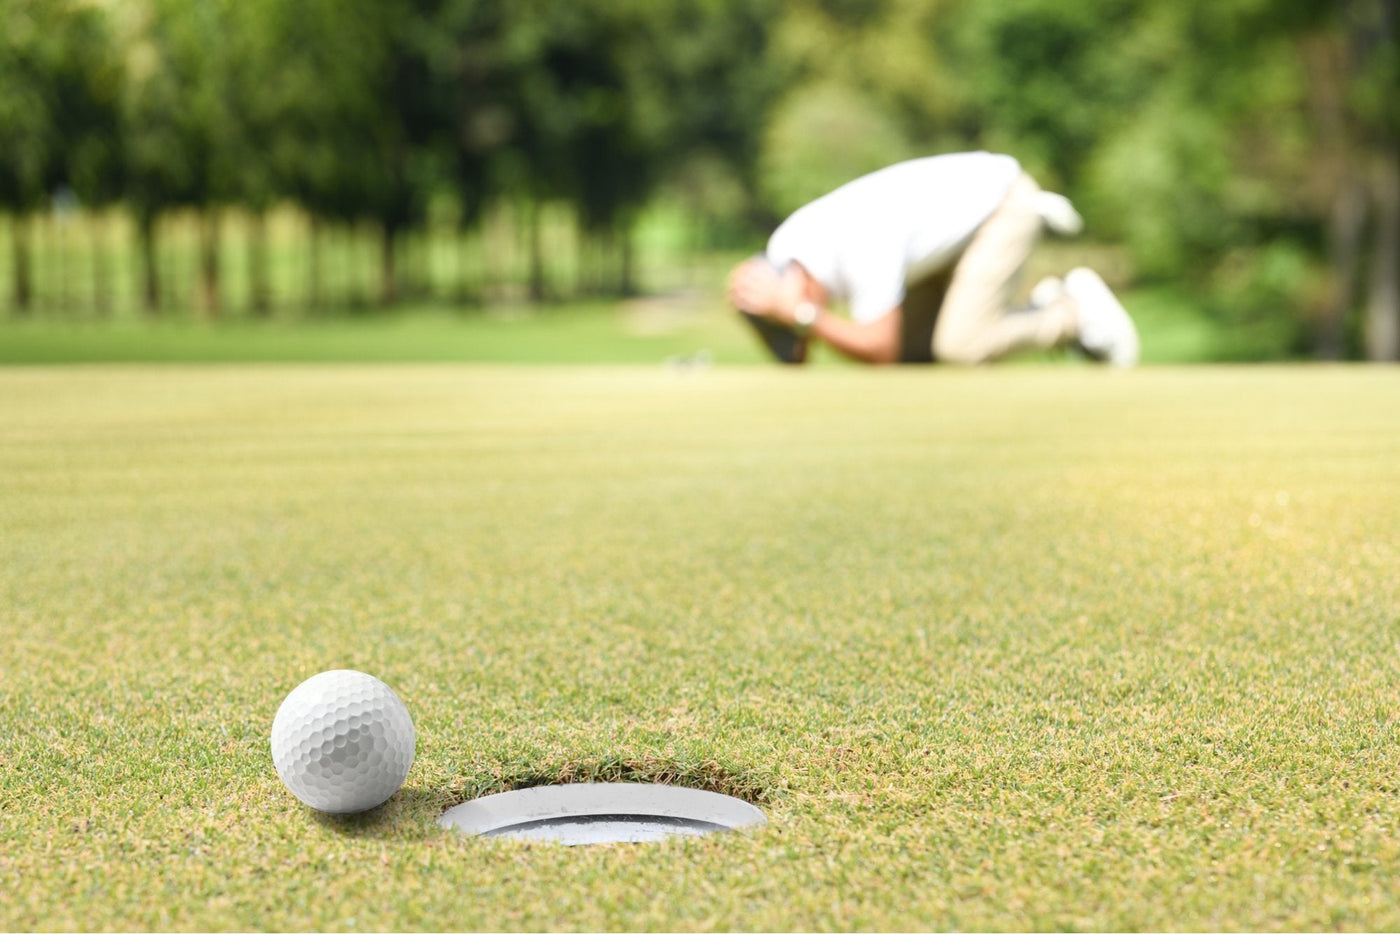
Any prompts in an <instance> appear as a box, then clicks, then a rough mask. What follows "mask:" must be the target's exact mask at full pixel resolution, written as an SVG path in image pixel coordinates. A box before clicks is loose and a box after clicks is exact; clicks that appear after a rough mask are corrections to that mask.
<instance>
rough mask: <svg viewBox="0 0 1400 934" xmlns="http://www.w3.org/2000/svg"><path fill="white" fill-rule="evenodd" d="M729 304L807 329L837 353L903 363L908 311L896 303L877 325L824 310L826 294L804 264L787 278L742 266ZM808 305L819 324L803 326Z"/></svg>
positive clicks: (763, 266)
mask: <svg viewBox="0 0 1400 934" xmlns="http://www.w3.org/2000/svg"><path fill="white" fill-rule="evenodd" d="M728 291H729V300H730V302H731V303H732V304H733V305H734V307H735V308H738V309H740V310H741V311H747V312H750V313H751V314H756V315H762V316H763V317H765V318H768V319H769V320H771V321H776V322H778V323H779V324H783V325H787V326H788V327H804V326H805V327H806V328H807V331H808V333H809V334H810V335H811V336H813V337H817V338H820V339H821V340H824V341H826V342H827V343H828V344H830V345H831V346H832V347H833V348H834V349H835V350H836V352H837V353H840V354H843V355H845V356H847V357H850V358H851V359H852V360H859V361H861V362H863V363H895V362H897V361H898V360H899V333H900V329H901V328H902V326H903V321H904V309H903V306H901V305H896V306H895V307H893V308H891V309H890V310H889V311H887V312H885V314H883V315H881V316H880V317H879V318H876V319H875V320H874V321H868V322H865V323H860V322H856V321H852V320H850V319H848V318H842V317H840V316H838V315H833V314H831V313H830V312H829V311H827V310H826V307H825V301H826V296H825V290H823V289H822V288H821V286H820V285H819V284H818V283H817V282H816V280H814V279H812V277H811V276H810V275H808V273H807V271H806V270H805V269H803V268H802V267H801V265H800V264H797V263H793V264H792V267H791V268H790V269H789V270H788V271H787V272H785V273H784V274H783V275H781V276H780V275H779V274H777V273H776V272H774V271H773V269H772V267H770V266H769V265H768V264H767V263H765V262H761V261H755V260H750V261H747V262H744V263H740V264H739V266H738V267H737V268H736V269H735V270H734V272H733V273H731V274H730V277H729V286H728ZM803 305H806V306H809V308H808V311H809V312H810V311H812V310H813V309H814V310H815V312H816V320H814V321H806V322H799V321H798V308H799V306H803Z"/></svg>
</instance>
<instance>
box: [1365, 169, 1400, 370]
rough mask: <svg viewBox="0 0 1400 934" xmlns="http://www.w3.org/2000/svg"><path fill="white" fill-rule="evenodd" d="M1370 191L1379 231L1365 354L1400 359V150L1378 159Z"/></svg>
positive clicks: (1367, 314)
mask: <svg viewBox="0 0 1400 934" xmlns="http://www.w3.org/2000/svg"><path fill="white" fill-rule="evenodd" d="M1371 191H1372V195H1371V197H1372V202H1371V203H1372V205H1373V206H1374V207H1375V213H1376V224H1375V228H1376V233H1375V244H1374V250H1373V252H1372V254H1371V289H1370V292H1371V294H1370V298H1369V300H1368V301H1367V305H1366V357H1367V359H1370V360H1384V361H1389V360H1400V152H1397V151H1395V150H1391V151H1390V152H1389V153H1387V154H1386V155H1385V156H1384V157H1383V158H1382V159H1381V160H1379V161H1378V163H1377V165H1376V172H1375V181H1374V184H1373V185H1372V188H1371Z"/></svg>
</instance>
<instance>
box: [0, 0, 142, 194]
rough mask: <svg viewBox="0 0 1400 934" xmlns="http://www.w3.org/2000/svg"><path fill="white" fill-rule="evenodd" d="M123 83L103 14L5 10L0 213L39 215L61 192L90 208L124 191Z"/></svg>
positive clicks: (28, 4) (57, 8)
mask: <svg viewBox="0 0 1400 934" xmlns="http://www.w3.org/2000/svg"><path fill="white" fill-rule="evenodd" d="M122 78H123V75H122V69H121V67H120V63H119V60H118V57H117V47H116V45H115V44H114V42H113V40H112V37H111V36H110V33H109V23H108V21H107V19H106V17H104V16H103V14H102V12H101V10H100V9H99V8H96V7H93V6H89V5H86V4H80V3H77V2H74V0H7V2H6V3H4V4H3V5H0V209H9V210H13V211H18V212H26V211H29V210H32V209H33V208H34V207H35V206H36V205H38V204H39V203H40V202H41V201H42V200H43V199H44V198H46V197H47V196H49V195H51V194H53V193H54V192H55V190H56V189H57V188H58V187H60V186H70V187H72V188H73V189H75V190H76V191H77V192H78V194H79V195H80V196H81V197H82V198H83V199H84V200H86V201H89V202H96V203H101V202H103V201H106V200H109V199H110V198H112V197H113V196H114V195H115V194H116V192H117V179H118V177H119V172H120V159H121V151H120V142H121V140H120V133H119V132H118V127H119V123H118V95H119V93H120V90H121V87H122Z"/></svg>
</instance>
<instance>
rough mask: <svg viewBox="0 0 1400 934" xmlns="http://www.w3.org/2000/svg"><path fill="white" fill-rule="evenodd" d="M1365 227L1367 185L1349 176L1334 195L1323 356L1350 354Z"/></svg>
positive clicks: (1319, 343)
mask: <svg viewBox="0 0 1400 934" xmlns="http://www.w3.org/2000/svg"><path fill="white" fill-rule="evenodd" d="M1365 226H1366V189H1365V186H1364V184H1363V183H1362V182H1361V180H1360V179H1358V178H1356V177H1355V176H1348V177H1347V178H1346V179H1345V180H1343V182H1342V183H1341V185H1340V186H1339V187H1338V189H1337V193H1336V195H1335V197H1334V198H1333V201H1332V216H1331V219H1330V221H1329V224H1328V240H1330V241H1331V246H1332V250H1331V253H1332V256H1331V266H1332V294H1331V296H1330V297H1329V298H1328V301H1327V308H1326V311H1325V313H1324V315H1323V318H1322V321H1321V322H1320V326H1319V328H1318V335H1317V356H1318V358H1319V359H1322V360H1340V359H1342V357H1344V356H1345V355H1346V321H1347V316H1348V314H1350V312H1351V307H1352V303H1353V301H1354V300H1355V298H1356V289H1357V267H1358V265H1359V261H1360V258H1361V240H1362V235H1363V233H1364V232H1365Z"/></svg>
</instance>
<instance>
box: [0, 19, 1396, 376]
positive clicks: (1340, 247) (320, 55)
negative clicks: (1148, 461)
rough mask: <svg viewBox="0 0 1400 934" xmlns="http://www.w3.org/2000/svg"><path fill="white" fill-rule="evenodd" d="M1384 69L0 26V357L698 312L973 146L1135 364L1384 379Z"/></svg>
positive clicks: (746, 38)
mask: <svg viewBox="0 0 1400 934" xmlns="http://www.w3.org/2000/svg"><path fill="white" fill-rule="evenodd" d="M1397 49H1400V42H1397V0H1332V2H1326V0H996V2H988V0H795V2H783V3H780V2H770V0H509V2H507V0H0V214H3V221H0V343H3V342H4V341H5V339H6V334H7V332H9V333H15V332H16V329H23V328H25V327H32V326H33V324H32V323H33V322H45V321H58V322H67V323H70V324H71V323H72V322H84V323H85V324H84V326H85V327H99V326H102V323H103V322H123V321H126V322H134V321H168V320H183V321H198V322H227V321H230V320H237V321H241V322H253V321H257V320H259V319H267V320H269V321H286V320H296V321H315V320H318V319H325V320H327V321H332V322H333V321H344V320H345V319H347V318H350V317H361V318H365V317H375V318H390V317H394V316H401V315H404V314H415V313H422V311H423V310H424V309H435V310H436V313H447V314H450V315H451V316H454V317H457V318H460V319H462V320H464V321H465V320H467V319H470V318H471V317H472V316H483V315H490V314H494V313H499V311H500V310H501V309H511V310H512V311H513V313H515V314H520V315H529V314H532V313H534V312H533V311H532V309H535V310H540V311H541V313H543V311H544V310H547V311H548V315H549V316H550V320H551V321H553V322H555V324H556V325H558V326H559V327H565V328H566V327H567V319H568V316H569V315H570V314H572V313H573V312H572V311H571V309H583V310H579V311H578V312H577V313H578V314H580V315H586V314H596V313H597V312H596V309H598V308H599V307H603V308H620V307H628V308H632V307H634V305H633V304H628V303H626V301H625V300H627V299H628V298H629V297H632V296H638V295H645V296H651V297H652V298H653V302H652V304H653V305H655V306H657V307H660V308H662V309H663V310H665V312H666V314H672V315H675V316H681V317H684V316H685V315H687V314H696V315H701V314H718V313H719V310H718V309H719V302H720V298H719V296H720V289H721V286H722V279H723V275H724V272H725V270H726V268H727V267H728V265H729V263H731V262H732V261H733V260H734V259H735V258H737V257H739V256H742V255H743V254H744V253H746V252H751V251H753V250H755V249H758V248H760V247H761V246H762V244H763V243H764V241H765V239H766V237H767V234H768V232H769V231H770V230H771V229H772V226H773V225H774V224H775V223H776V222H778V221H779V220H781V218H782V217H783V216H784V215H785V214H786V213H787V212H789V211H791V210H792V209H794V208H796V207H797V206H799V205H801V204H802V203H804V202H805V201H806V200H808V199H810V198H813V197H816V196H817V195H820V194H822V193H823V192H825V191H827V190H829V189H831V188H833V187H835V186H836V185H839V184H840V183H842V182H844V181H847V180H849V179H850V178H852V177H855V176H856V175H859V174H861V173H863V172H866V171H869V170H872V169H875V168H878V167H880V166H882V165H886V164H888V163H891V162H895V161H897V160H899V159H903V158H909V157H913V156H917V155H926V154H933V153H939V152H949V151H956V150H961V149H977V148H985V149H991V150H998V151H1004V152H1008V153H1011V154H1013V155H1015V156H1017V157H1018V158H1020V159H1021V161H1022V163H1023V164H1024V165H1025V166H1026V167H1027V168H1028V169H1029V170H1030V171H1031V172H1032V173H1033V174H1034V175H1036V176H1037V177H1038V178H1039V179H1040V180H1041V182H1042V184H1043V185H1044V186H1045V187H1047V188H1050V189H1054V190H1058V191H1062V192H1064V193H1066V194H1067V195H1069V196H1070V197H1071V198H1072V199H1073V200H1074V202H1075V203H1076V205H1077V206H1078V207H1079V208H1080V210H1081V211H1082V213H1083V214H1084V215H1085V218H1086V221H1087V224H1088V232H1087V234H1086V235H1085V237H1084V238H1083V239H1082V240H1081V241H1076V242H1075V243H1074V244H1073V245H1072V246H1071V245H1055V244H1052V245H1050V248H1049V251H1048V253H1047V259H1046V262H1054V261H1056V259H1057V256H1056V253H1055V251H1056V250H1062V251H1063V250H1070V249H1072V250H1073V251H1074V259H1075V260H1076V261H1086V260H1087V261H1091V262H1092V263H1093V264H1094V265H1096V266H1097V267H1099V268H1100V269H1101V270H1102V271H1103V272H1104V274H1105V276H1106V277H1107V278H1108V279H1109V280H1110V281H1111V282H1112V283H1113V284H1114V285H1115V286H1117V287H1119V288H1120V289H1123V290H1125V292H1126V295H1127V297H1128V304H1129V307H1130V309H1131V310H1132V311H1133V312H1134V313H1135V314H1136V315H1138V316H1139V317H1140V319H1142V321H1143V329H1144V343H1145V345H1146V346H1147V348H1148V358H1149V359H1152V353H1153V347H1154V338H1155V346H1156V348H1157V351H1156V352H1157V358H1158V359H1197V360H1258V359H1296V358H1323V359H1361V358H1369V359H1377V360H1395V359H1397V358H1400V284H1398V283H1400V103H1398V102H1400V93H1397V90H1398V89H1400V52H1397ZM661 299H664V301H662V300H661ZM633 301H634V302H635V299H634V300H633ZM587 309H593V310H592V311H588V310H587ZM663 317H664V315H663Z"/></svg>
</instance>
